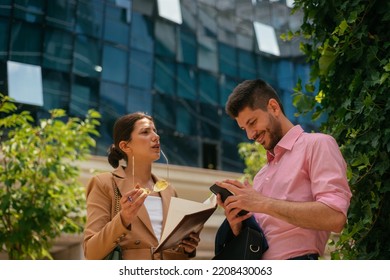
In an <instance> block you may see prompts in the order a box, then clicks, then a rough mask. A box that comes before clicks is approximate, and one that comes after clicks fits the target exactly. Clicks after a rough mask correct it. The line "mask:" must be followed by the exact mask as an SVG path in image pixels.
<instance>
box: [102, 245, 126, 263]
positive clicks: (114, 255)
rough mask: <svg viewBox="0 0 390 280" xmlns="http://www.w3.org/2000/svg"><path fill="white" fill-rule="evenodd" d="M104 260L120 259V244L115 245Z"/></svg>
mask: <svg viewBox="0 0 390 280" xmlns="http://www.w3.org/2000/svg"><path fill="white" fill-rule="evenodd" d="M104 260H122V249H121V246H119V245H117V246H116V247H115V248H114V249H113V250H112V251H111V253H109V254H108V255H107V257H105V258H104Z"/></svg>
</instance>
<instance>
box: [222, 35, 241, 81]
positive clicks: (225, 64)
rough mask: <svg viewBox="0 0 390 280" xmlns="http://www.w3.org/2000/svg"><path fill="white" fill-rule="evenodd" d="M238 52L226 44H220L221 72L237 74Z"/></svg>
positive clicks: (231, 74)
mask: <svg viewBox="0 0 390 280" xmlns="http://www.w3.org/2000/svg"><path fill="white" fill-rule="evenodd" d="M237 70H238V69H237V52H236V49H235V48H233V47H231V46H228V45H226V44H223V43H220V44H219V71H220V72H221V73H224V74H227V75H230V76H233V77H235V76H237V72H238V71H237Z"/></svg>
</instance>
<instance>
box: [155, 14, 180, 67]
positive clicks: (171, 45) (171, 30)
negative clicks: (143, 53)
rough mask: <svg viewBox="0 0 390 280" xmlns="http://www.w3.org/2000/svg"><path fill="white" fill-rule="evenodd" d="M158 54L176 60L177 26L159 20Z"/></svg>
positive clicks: (157, 30) (157, 23) (156, 31)
mask: <svg viewBox="0 0 390 280" xmlns="http://www.w3.org/2000/svg"><path fill="white" fill-rule="evenodd" d="M155 36H156V54H158V55H161V56H165V57H169V58H172V59H174V58H175V56H176V37H175V26H174V25H173V24H169V23H166V22H163V21H161V20H157V21H156V22H155Z"/></svg>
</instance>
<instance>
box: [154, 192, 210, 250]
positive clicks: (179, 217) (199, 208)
mask: <svg viewBox="0 0 390 280" xmlns="http://www.w3.org/2000/svg"><path fill="white" fill-rule="evenodd" d="M216 209H217V201H216V196H215V195H211V196H210V197H209V198H208V199H207V200H206V201H204V202H203V203H201V202H196V201H191V200H187V199H183V198H177V197H173V198H171V202H170V204H169V209H168V216H167V221H166V223H165V227H164V229H163V232H162V234H161V239H160V244H159V245H158V247H157V248H156V250H155V252H159V251H161V250H165V249H169V248H173V247H176V246H177V245H178V244H179V243H181V241H182V240H183V239H184V238H186V237H187V236H189V234H190V233H191V232H199V231H200V230H201V229H202V228H203V225H204V224H205V223H206V221H207V220H208V219H209V218H210V216H211V215H212V214H213V213H214V211H215V210H216Z"/></svg>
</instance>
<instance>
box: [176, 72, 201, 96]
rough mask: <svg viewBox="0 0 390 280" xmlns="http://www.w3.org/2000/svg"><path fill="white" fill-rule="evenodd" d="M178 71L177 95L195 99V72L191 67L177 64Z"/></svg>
mask: <svg viewBox="0 0 390 280" xmlns="http://www.w3.org/2000/svg"><path fill="white" fill-rule="evenodd" d="M177 67H178V68H177V73H178V75H177V76H178V85H177V96H180V97H183V98H186V99H191V100H196V99H197V95H196V92H197V90H196V84H197V73H196V71H195V70H194V69H192V68H191V67H188V66H186V65H182V64H178V65H177Z"/></svg>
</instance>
